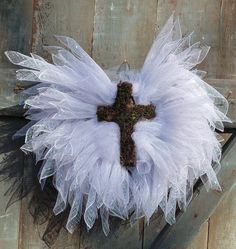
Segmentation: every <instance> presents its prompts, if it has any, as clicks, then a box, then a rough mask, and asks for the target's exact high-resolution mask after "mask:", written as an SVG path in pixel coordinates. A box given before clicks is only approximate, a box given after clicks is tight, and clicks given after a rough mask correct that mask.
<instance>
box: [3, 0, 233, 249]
mask: <svg viewBox="0 0 236 249" xmlns="http://www.w3.org/2000/svg"><path fill="white" fill-rule="evenodd" d="M172 11H175V13H176V15H179V16H180V20H181V23H182V26H183V31H184V33H185V32H188V31H192V30H195V36H194V39H195V40H197V39H198V40H199V39H200V40H202V41H203V42H205V43H207V44H208V45H210V46H211V47H212V48H211V51H210V53H209V56H208V57H207V59H206V60H205V61H204V62H203V63H202V64H201V65H200V68H201V69H203V70H206V71H208V81H209V83H212V84H213V85H215V86H216V87H219V90H220V91H221V92H222V93H223V94H224V95H225V96H226V97H227V98H228V100H229V102H230V117H231V118H232V120H233V121H234V124H233V125H234V126H235V121H236V118H235V117H236V107H235V97H236V0H159V1H158V0H145V1H144V0H114V1H112V0H66V1H65V0H1V1H0V39H1V40H0V115H1V116H0V137H1V141H0V145H1V146H4V142H6V141H7V139H8V136H7V135H8V134H10V133H12V131H14V130H17V129H18V127H19V126H20V125H21V122H22V121H21V119H20V118H17V117H16V116H20V115H21V113H20V110H18V108H17V103H18V101H19V94H18V93H19V91H20V89H21V88H22V87H24V86H23V85H21V83H19V82H17V81H16V80H15V79H14V71H15V69H14V68H13V67H12V65H10V64H9V63H8V62H7V61H6V58H5V57H4V55H3V52H4V51H5V50H18V51H21V52H23V53H29V52H30V51H33V52H37V53H38V54H44V52H43V50H42V45H45V44H53V43H54V42H55V41H54V39H53V37H52V35H53V34H59V35H68V36H71V37H73V38H75V39H76V40H77V41H79V43H80V44H81V45H82V47H83V48H84V49H85V50H86V51H87V52H88V53H89V54H90V55H91V56H92V57H93V58H94V59H95V60H96V61H97V62H98V63H99V64H100V65H101V66H102V67H103V68H108V67H111V66H117V65H119V64H121V63H122V62H123V61H124V60H127V61H128V62H129V63H130V64H131V66H132V67H135V68H137V67H139V66H140V65H142V63H143V60H144V58H145V55H146V53H147V51H148V49H149V47H150V45H151V43H152V41H153V38H154V37H155V34H156V33H157V32H158V31H159V29H160V28H161V27H162V26H163V24H164V23H165V21H166V20H167V18H168V17H169V16H170V15H171V13H172ZM44 56H48V55H47V54H44ZM8 143H12V142H11V141H10V140H9V141H8ZM233 150H234V151H235V146H234V147H233ZM234 154H235V153H232V152H231V153H229V155H228V156H227V157H226V158H225V159H224V162H223V167H229V170H231V171H230V172H229V173H227V172H228V171H227V172H226V173H227V174H226V173H222V176H220V177H221V178H220V179H222V184H223V185H224V186H223V190H224V191H223V194H220V193H214V192H210V193H206V194H205V193H204V191H203V194H201V195H199V198H198V199H196V200H194V201H193V203H192V204H191V205H192V207H191V205H190V212H189V216H188V215H186V216H185V217H184V218H183V219H182V220H184V219H186V220H187V222H189V223H192V224H193V229H192V230H191V236H192V235H193V234H195V233H196V232H197V230H199V229H200V232H199V233H198V234H197V235H196V237H195V238H194V239H193V241H192V243H190V244H189V245H188V246H187V245H186V244H187V242H186V243H183V242H180V240H184V238H185V237H186V236H184V234H185V233H186V234H188V232H189V231H190V230H189V231H185V227H184V226H183V224H186V223H183V222H182V223H177V225H176V229H179V230H180V231H181V232H182V234H183V237H182V236H178V238H174V239H173V238H172V239H170V242H169V244H168V245H167V244H166V246H162V247H159V248H172V249H183V248H185V249H186V248H188V249H226V248H227V249H235V248H236V190H235V189H232V185H233V182H234V181H235V179H236V173H235V172H236V158H235V155H234ZM1 158H2V157H0V160H1ZM234 160H235V161H234ZM234 164H235V165H234ZM227 177H228V178H227ZM227 179H228V180H227ZM224 181H226V184H224ZM227 183H228V184H227ZM230 189H232V190H231V191H230ZM6 190H7V184H5V183H0V196H1V199H0V249H16V248H18V249H41V248H45V247H46V246H45V245H44V244H43V242H42V241H41V240H40V236H41V235H42V231H43V227H36V226H34V225H33V222H32V219H31V217H30V215H29V213H28V212H27V199H26V200H23V201H22V202H18V203H16V204H14V205H13V206H11V207H10V208H9V209H8V210H7V211H6V212H5V204H6V202H7V197H5V196H4V197H2V196H3V194H4V192H5V191H6ZM222 199H223V201H222V202H221V204H220V205H219V206H218V207H217V209H216V210H215V211H214V213H213V214H212V216H211V217H210V219H208V216H207V215H205V214H206V213H207V214H210V213H212V210H214V208H213V205H214V207H216V206H217V205H218V203H219V202H220V201H221V200H222ZM196 202H197V203H198V210H196V211H194V208H196V205H195V203H196ZM209 202H211V203H212V205H210V204H208V203H209ZM194 205H195V206H194ZM191 208H192V209H191ZM208 209H209V210H210V211H209V212H207V211H206V210H208ZM201 210H202V211H201ZM194 212H195V213H194ZM201 212H202V213H201ZM193 213H194V215H193V216H191V215H192V214H193ZM187 214H188V213H187ZM204 215H205V216H204ZM197 217H200V218H199V220H198V218H197ZM196 220H197V222H196ZM203 220H206V222H205V223H204V224H203V225H202V222H203ZM185 222H186V221H185ZM195 223H196V224H195ZM194 225H196V226H194ZM164 226H165V223H164V221H163V218H162V217H161V216H158V215H157V216H156V217H154V218H153V219H152V221H151V223H150V226H148V227H147V226H143V223H142V222H140V223H138V224H136V225H134V226H133V227H132V228H131V227H129V225H127V223H126V222H123V223H122V224H120V225H119V227H116V229H115V230H114V231H112V232H111V233H110V235H109V236H108V238H105V236H104V235H103V234H102V232H100V231H99V228H95V229H93V230H92V231H91V232H90V233H85V232H82V231H81V230H78V231H77V232H76V233H74V234H73V235H72V236H71V235H68V234H66V233H65V232H64V231H62V233H61V236H60V239H59V240H58V241H57V242H56V244H55V246H54V248H55V249H62V248H66V249H75V248H76V249H79V248H80V249H86V248H87V249H97V248H101V249H110V248H114V249H122V248H129V249H139V248H140V249H141V248H149V246H150V245H151V243H152V242H153V240H154V239H155V237H156V236H157V234H158V233H159V232H160V231H161V229H162V228H163V227H164ZM181 229H182V230H181ZM194 229H195V230H194ZM173 230H174V229H173ZM193 230H194V231H193ZM191 236H189V238H191ZM175 243H176V245H175ZM170 244H171V245H170ZM178 245H181V247H179V246H178Z"/></svg>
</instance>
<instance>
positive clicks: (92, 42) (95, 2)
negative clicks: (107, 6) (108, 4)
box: [90, 0, 97, 58]
mask: <svg viewBox="0 0 236 249" xmlns="http://www.w3.org/2000/svg"><path fill="white" fill-rule="evenodd" d="M96 6H97V0H94V8H93V9H94V13H93V29H92V37H91V50H90V55H91V57H92V58H93V50H94V47H93V45H94V30H95V15H96Z"/></svg>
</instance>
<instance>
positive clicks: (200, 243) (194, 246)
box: [183, 222, 216, 249]
mask: <svg viewBox="0 0 236 249" xmlns="http://www.w3.org/2000/svg"><path fill="white" fill-rule="evenodd" d="M207 246H208V222H206V223H204V224H203V225H202V226H201V227H200V231H199V232H198V233H197V234H196V235H195V236H194V238H193V240H192V241H191V243H190V244H189V246H188V247H187V248H186V249H209V248H208V247H207ZM215 248H216V247H215ZM183 249H184V248H183Z"/></svg>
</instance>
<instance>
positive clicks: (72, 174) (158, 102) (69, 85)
mask: <svg viewBox="0 0 236 249" xmlns="http://www.w3.org/2000/svg"><path fill="white" fill-rule="evenodd" d="M191 37H192V34H190V35H187V36H184V37H183V36H182V33H181V28H180V24H179V20H178V19H177V20H175V19H174V18H173V16H171V17H170V19H169V20H168V21H167V23H166V25H165V26H164V27H163V29H162V30H161V31H160V32H159V34H158V36H157V38H156V39H155V41H154V43H153V45H152V47H151V49H150V51H149V53H148V54H147V57H146V59H145V61H144V64H143V66H142V68H141V69H140V70H132V69H130V68H129V67H128V66H124V70H120V71H119V73H118V74H117V77H116V78H115V79H112V80H111V79H110V78H109V77H108V74H106V73H105V71H103V70H102V69H101V68H100V67H99V66H98V65H97V64H96V62H95V61H94V60H93V59H92V58H91V57H90V56H89V55H88V54H86V52H85V51H84V50H83V49H82V48H81V47H80V46H79V45H78V44H77V43H76V42H75V41H74V40H73V39H71V38H69V37H64V36H57V37H56V38H57V40H58V41H59V42H60V43H61V44H62V45H63V47H58V46H48V47H46V49H47V51H49V52H50V53H51V54H52V61H53V64H50V63H48V62H46V61H45V60H44V59H43V58H41V57H40V56H38V55H35V54H31V57H28V56H25V55H22V54H20V53H18V52H14V51H8V52H6V56H7V57H8V59H9V60H10V61H11V62H12V63H13V64H15V65H18V66H21V67H23V69H19V70H17V79H18V80H22V81H30V82H35V83H37V84H35V85H33V86H32V87H30V88H28V89H27V90H25V92H24V94H25V95H27V98H26V100H25V102H24V104H25V108H26V109H27V111H26V113H25V116H26V119H28V120H30V121H29V122H28V124H27V125H26V126H25V127H24V128H22V129H21V130H19V131H18V132H17V133H16V134H15V137H19V136H25V141H24V144H23V145H22V147H21V150H22V151H23V152H25V153H26V154H27V155H31V156H32V155H34V158H35V161H36V162H35V163H31V164H30V165H28V166H24V167H25V169H27V170H25V169H24V176H25V177H28V178H27V179H30V181H28V182H24V179H25V178H24V179H23V180H22V177H18V178H17V176H19V174H16V173H14V172H12V171H13V170H14V171H17V170H19V169H16V167H14V168H11V167H9V165H8V166H5V168H4V167H3V168H2V171H1V173H2V174H6V175H8V176H9V177H12V176H14V177H15V179H18V180H19V179H21V187H22V186H23V187H25V188H27V191H23V192H20V194H21V195H22V196H24V195H26V194H27V193H29V192H32V195H33V197H32V200H31V204H32V203H34V209H33V211H32V209H31V208H30V210H31V213H32V214H33V215H34V216H35V217H36V216H41V217H42V216H43V214H45V216H46V214H47V215H48V214H49V212H46V211H45V210H46V209H47V210H50V209H52V210H53V214H52V216H51V217H54V218H55V217H62V214H65V215H64V216H65V218H63V220H66V228H67V230H68V231H69V232H73V231H74V229H75V228H76V226H77V225H78V223H79V222H82V221H81V220H84V222H85V224H86V226H87V228H88V229H90V228H92V227H93V225H94V223H95V220H96V219H97V218H99V217H100V219H101V223H102V229H103V231H104V233H105V234H106V235H107V234H108V233H109V216H116V217H119V218H121V219H130V222H131V223H133V222H135V221H136V220H138V219H139V218H141V217H145V219H146V221H149V219H150V218H151V216H152V215H153V214H154V212H155V211H157V209H158V208H160V209H162V211H163V213H164V215H165V218H166V221H167V222H168V223H170V224H173V223H174V222H175V212H176V208H177V206H178V207H179V208H180V209H182V210H184V209H185V208H186V207H187V205H188V203H189V201H190V200H191V197H192V189H193V186H194V183H195V182H196V181H197V180H198V179H199V178H200V179H201V180H202V181H203V183H204V184H205V186H206V187H207V188H213V189H215V188H216V189H220V186H219V183H218V181H217V177H216V173H217V171H218V170H219V167H220V158H221V145H220V142H219V139H218V135H216V133H215V129H218V130H223V122H229V119H228V118H227V117H226V113H227V109H228V103H227V100H226V99H225V98H224V97H223V96H222V95H221V94H220V93H218V92H217V91H216V90H215V89H214V88H212V87H211V86H209V85H208V84H207V83H206V82H204V81H203V79H202V78H203V76H204V75H205V73H204V72H203V71H200V70H197V69H196V68H195V66H196V65H197V64H199V63H201V62H202V61H203V59H204V58H205V56H206V55H207V53H208V51H209V47H208V46H206V45H201V44H200V42H197V43H194V44H191ZM124 65H126V64H124ZM34 164H36V165H34ZM21 170H22V169H21ZM27 171H28V172H30V173H29V175H30V177H31V178H30V177H29V175H27ZM21 176H22V175H21ZM38 181H39V183H40V185H41V187H36V185H37V184H38ZM29 182H30V184H29ZM27 184H28V185H27ZM17 186H20V185H17ZM22 193H23V194H22ZM41 196H43V197H42V198H44V201H42V199H40V198H41ZM45 196H46V197H45ZM36 218H37V217H36ZM50 222H51V227H53V226H52V223H53V221H52V218H49V227H48V228H47V229H48V231H49V230H50ZM57 224H58V223H57ZM59 224H60V225H61V226H62V225H63V224H64V223H63V222H61V223H59Z"/></svg>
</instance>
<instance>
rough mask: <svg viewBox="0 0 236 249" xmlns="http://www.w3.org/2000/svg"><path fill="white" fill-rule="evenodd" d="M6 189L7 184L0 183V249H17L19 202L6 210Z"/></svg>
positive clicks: (0, 158) (7, 197)
mask: <svg viewBox="0 0 236 249" xmlns="http://www.w3.org/2000/svg"><path fill="white" fill-rule="evenodd" d="M0 160H2V157H0ZM8 188H9V184H8V183H6V182H0V196H1V201H0V248H3V249H17V248H18V230H19V219H20V202H17V203H15V204H14V205H12V206H11V207H9V208H8V209H7V210H6V204H7V202H8V200H9V196H5V195H4V194H5V192H6V191H7V189H8Z"/></svg>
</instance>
